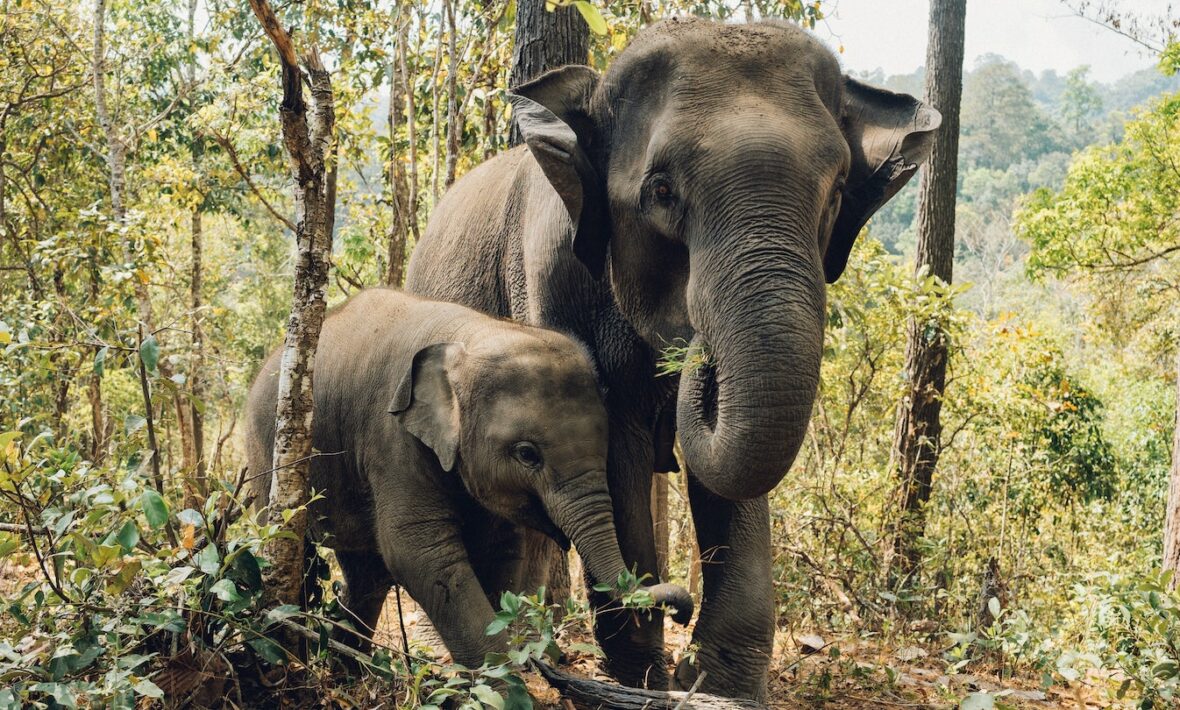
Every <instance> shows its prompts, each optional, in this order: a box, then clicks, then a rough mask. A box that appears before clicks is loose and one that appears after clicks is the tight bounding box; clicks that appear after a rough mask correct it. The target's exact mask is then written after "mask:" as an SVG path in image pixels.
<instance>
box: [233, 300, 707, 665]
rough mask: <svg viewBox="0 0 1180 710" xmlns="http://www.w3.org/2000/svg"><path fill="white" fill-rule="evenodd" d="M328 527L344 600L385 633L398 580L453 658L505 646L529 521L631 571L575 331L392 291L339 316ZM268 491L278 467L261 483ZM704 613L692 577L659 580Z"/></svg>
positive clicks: (594, 564)
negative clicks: (385, 612) (507, 598)
mask: <svg viewBox="0 0 1180 710" xmlns="http://www.w3.org/2000/svg"><path fill="white" fill-rule="evenodd" d="M280 354H281V352H280V351H277V352H275V353H274V354H273V355H272V356H271V357H270V358H269V359H268V360H267V361H266V364H265V365H264V366H263V368H262V371H261V372H260V373H259V375H258V377H257V379H256V380H255V382H254V385H253V387H252V388H251V390H250V397H249V401H248V404H247V423H248V424H247V425H248V429H249V431H248V433H247V437H248V438H247V441H248V442H249V443H248V445H249V457H250V461H249V464H250V470H251V473H261V472H264V471H268V470H270V468H271V450H272V447H273V443H274V418H275V414H274V413H275V392H276V389H277V380H278V377H277V372H278V366H279V359H280ZM314 397H315V424H314V431H313V443H314V446H315V448H316V450H317V451H319V452H321V454H322V455H320V456H318V457H316V458H315V459H314V460H313V461H312V463H311V485H312V487H313V488H314V489H315V490H316V491H319V492H321V493H323V494H324V499H323V500H322V501H319V502H317V503H315V504H313V506H312V508H311V510H310V521H311V522H310V527H311V530H310V535H311V536H313V537H314V538H316V539H319V540H322V541H323V542H324V544H326V545H327V546H329V547H331V548H333V549H334V550H335V551H336V556H337V559H338V560H339V562H340V567H341V570H342V572H343V573H344V580H345V585H346V594H345V597H344V604H345V606H346V608H348V609H349V610H350V611H351V613H352V614H353V615H354V617H355V618H354V621H355V622H356V624H357V628H358V629H361V630H366V631H367V633H368V634H370V635H371V632H372V629H373V627H374V625H375V624H376V622H377V618H378V616H379V614H380V613H381V606H382V604H383V602H384V601H385V596H386V594H387V593H388V592H389V589H390V585H392V584H399V585H402V586H403V587H404V588H405V589H406V591H408V592H409V594H410V596H411V597H413V598H414V600H415V601H417V602H418V603H419V604H420V605H421V606H422V607H423V608H424V609H425V611H426V613H427V615H428V616H429V617H430V620H431V622H432V623H433V624H434V626H435V628H436V629H437V630H438V633H439V635H440V636H441V637H442V640H443V642H444V643H446V645H447V648H448V649H449V650H450V651H451V654H452V656H453V657H454V659H455V660H456V661H458V662H459V663H463V664H465V665H468V666H472V667H474V666H478V665H479V664H480V663H482V662H483V658H484V655H485V654H486V653H488V652H491V651H504V650H506V648H505V638H504V636H503V634H500V635H498V636H487V635H485V633H484V630H485V629H486V628H487V625H488V624H489V623H490V622H491V621H492V619H493V618H494V616H495V614H494V611H493V607H492V603H491V602H490V600H495V601H498V599H499V595H500V592H501V591H503V590H512V591H521V590H525V591H529V590H528V588H527V586H525V584H524V582H526V577H528V576H529V571H528V569H527V568H528V566H529V560H528V559H527V558H526V556H525V553H526V552H527V549H526V545H525V544H524V542H523V540H524V538H525V534H524V528H522V526H527V527H528V528H531V529H534V530H538V531H541V532H543V533H545V534H546V535H548V536H550V537H551V538H553V539H555V540H558V541H559V542H560V543H561V544H563V546H566V547H568V545H569V541H571V540H572V541H573V544H574V545H576V546H577V548H578V551H579V554H581V555H582V556H583V558H584V559H585V560H586V566H587V569H588V570H589V572H590V575H591V576H592V577H594V578H595V579H597V580H601V581H603V582H608V583H613V582H614V581H615V580H616V579H617V578H618V576H619V574H620V573H622V572H623V571H624V570H625V567H624V565H623V559H622V556H621V554H620V552H619V546H618V542H617V538H616V534H615V529H614V525H613V520H612V507H611V501H610V496H609V493H608V491H607V483H606V473H605V469H606V446H607V423H606V412H605V411H604V410H603V406H602V403H601V400H600V399H599V394H598V389H597V387H596V386H595V381H594V376H593V373H592V370H591V365H590V362H589V361H588V360H587V357H586V355H585V354H584V352H583V351H582V350H581V349H580V348H579V347H578V346H576V345H575V344H574V343H573V342H572V341H571V340H570V339H569V338H567V337H565V336H563V335H559V334H557V333H553V332H549V331H545V330H541V329H538V328H532V327H528V326H524V325H520V324H516V323H511V322H508V321H500V320H495V319H492V318H489V317H487V316H485V315H482V314H479V313H476V312H474V311H472V310H469V309H467V308H464V307H462V306H458V305H454V304H448V303H435V302H430V301H423V300H420V299H417V298H415V297H413V296H409V295H406V294H402V293H400V292H397V291H394V290H389V289H373V290H368V291H363V292H361V293H359V294H358V295H356V296H355V297H353V298H352V299H350V300H349V301H348V302H347V303H346V304H344V305H343V306H341V307H340V308H338V309H336V310H334V311H333V312H332V313H330V314H329V315H328V317H327V318H326V320H325V322H324V328H323V333H322V334H321V336H320V345H319V349H318V350H317V352H316V361H315V384H314ZM254 482H255V483H256V485H257V487H256V490H255V493H257V494H258V499H259V500H261V501H265V500H266V493H267V490H268V488H269V485H270V476H268V475H261V476H257V477H256V478H255V479H254ZM649 589H650V591H651V593H652V596H653V597H654V598H655V599H656V601H657V603H662V604H667V605H669V606H671V607H673V608H675V609H676V611H677V613H676V614H675V616H676V617H677V618H678V620H679V621H681V623H687V621H688V619H689V618H690V617H691V615H692V599H691V598H690V597H689V595H688V593H687V592H686V591H685V590H683V589H682V588H680V587H676V586H674V585H669V584H662V585H656V586H652V587H650V588H649Z"/></svg>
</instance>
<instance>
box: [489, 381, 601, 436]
mask: <svg viewBox="0 0 1180 710" xmlns="http://www.w3.org/2000/svg"><path fill="white" fill-rule="evenodd" d="M570 394H571V393H570V391H569V388H568V387H565V386H563V384H562V383H560V382H552V381H545V380H542V379H532V378H526V379H524V380H522V381H521V382H520V383H518V385H517V386H515V387H512V388H509V389H507V390H505V391H502V392H500V393H499V394H498V396H494V397H490V398H488V399H487V400H486V401H485V402H484V404H483V409H484V411H483V412H481V414H482V416H481V417H480V419H481V421H482V426H483V429H484V433H485V435H486V436H488V437H489V438H491V439H493V440H512V439H517V438H523V439H530V440H533V441H536V442H537V443H540V444H546V445H555V444H559V443H561V442H566V441H579V442H584V443H586V444H595V443H597V442H601V443H602V444H603V445H604V446H605V441H606V414H605V411H604V410H603V408H602V405H601V404H600V403H599V402H598V401H597V400H596V399H594V398H590V397H588V396H585V393H584V392H581V391H578V392H577V393H576V396H572V397H571V396H569V395H570Z"/></svg>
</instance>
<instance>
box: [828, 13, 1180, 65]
mask: <svg viewBox="0 0 1180 710" xmlns="http://www.w3.org/2000/svg"><path fill="white" fill-rule="evenodd" d="M1122 5H1123V6H1124V7H1128V8H1130V7H1133V8H1134V9H1135V11H1137V12H1141V13H1155V14H1161V15H1162V14H1163V13H1164V12H1166V10H1167V5H1168V0H1123V3H1122ZM824 6H825V12H826V14H827V19H826V20H824V21H822V22H820V23H819V24H817V25H816V28H815V30H816V34H818V35H819V36H820V37H821V38H823V39H824V40H825V41H826V42H828V43H829V44H830V45H831V46H832V48H833V49H835V48H837V47H839V46H840V45H843V47H844V53H843V55H842V56H841V60H842V61H843V62H844V66H845V68H847V69H849V70H855V71H872V70H873V69H876V68H878V67H880V68H881V69H883V70H884V71H885V73H886V74H908V73H910V72H912V71H913V70H914V69H916V68H917V67H919V66H921V65H922V64H925V58H926V23H927V21H928V20H929V11H930V4H929V2H928V0H831V4H829V3H827V2H825V3H824ZM988 53H995V54H1000V55H1003V56H1005V57H1007V58H1008V59H1011V60H1013V61H1015V62H1016V63H1017V64H1018V65H1020V66H1021V67H1022V68H1024V69H1030V70H1032V71H1034V72H1036V73H1040V72H1041V71H1042V70H1045V69H1055V70H1057V73H1058V74H1064V73H1065V72H1067V71H1069V70H1070V69H1072V68H1074V67H1076V66H1078V65H1081V64H1088V65H1090V77H1091V79H1094V80H1097V81H1102V82H1110V81H1113V80H1115V79H1118V78H1119V77H1121V76H1124V75H1126V74H1129V73H1131V72H1133V71H1137V70H1139V69H1144V68H1148V67H1151V66H1154V64H1155V62H1154V61H1153V59H1152V58H1151V57H1149V56H1147V55H1146V54H1145V53H1144V52H1143V51H1141V49H1140V47H1139V46H1138V45H1136V44H1135V43H1133V42H1131V41H1130V40H1128V39H1126V38H1124V37H1120V36H1119V35H1117V34H1115V33H1114V32H1112V31H1110V30H1108V29H1105V28H1103V27H1099V26H1097V25H1095V24H1093V23H1090V22H1088V21H1086V20H1083V19H1081V18H1079V17H1076V16H1075V15H1074V14H1073V13H1072V12H1071V11H1070V9H1069V8H1067V7H1066V6H1065V5H1063V4H1062V2H1061V0H968V2H967V46H966V57H965V63H964V68H966V69H968V70H970V69H971V68H972V67H974V66H975V60H976V58H978V57H979V56H980V55H983V54H988Z"/></svg>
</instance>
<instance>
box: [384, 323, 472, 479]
mask: <svg viewBox="0 0 1180 710" xmlns="http://www.w3.org/2000/svg"><path fill="white" fill-rule="evenodd" d="M465 353H466V350H465V348H464V347H463V345H462V344H461V343H437V344H435V345H427V346H426V347H424V348H422V349H421V350H419V351H418V352H417V353H415V354H414V360H413V363H412V364H411V365H410V369H409V370H408V371H407V372H406V374H405V376H404V377H403V378H402V381H401V384H399V385H398V388H397V393H396V394H394V396H393V402H391V403H390V405H389V413H390V414H392V415H394V416H395V417H397V418H398V421H400V422H401V423H402V426H404V427H405V428H406V431H408V432H410V433H411V434H413V435H414V437H415V438H417V439H418V440H419V441H421V442H422V443H423V444H425V445H426V446H428V447H429V448H430V450H431V451H433V452H434V455H435V456H437V457H438V462H439V464H440V465H441V466H442V468H443V470H444V471H450V470H452V469H453V468H455V459H456V458H457V457H458V454H459V404H458V401H457V400H456V399H455V392H454V389H453V388H452V387H451V372H452V371H453V369H454V367H455V365H456V364H457V363H458V362H459V360H460V359H462V357H463V356H464V354H465Z"/></svg>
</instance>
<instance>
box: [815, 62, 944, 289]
mask: <svg viewBox="0 0 1180 710" xmlns="http://www.w3.org/2000/svg"><path fill="white" fill-rule="evenodd" d="M843 112H844V115H843V117H842V121H841V123H842V127H843V129H844V137H845V138H846V139H847V140H848V147H849V148H851V149H852V169H851V170H850V171H849V173H848V180H847V182H846V183H845V188H844V196H843V200H842V202H841V206H840V214H839V215H838V216H837V217H836V224H835V226H834V227H833V228H832V236H831V239H830V240H829V241H828V249H827V251H826V252H825V253H824V276H825V277H826V278H827V281H828V283H832V282H833V281H835V280H836V279H838V278H839V277H840V274H841V273H843V272H844V266H845V265H846V264H847V263H848V254H849V253H850V252H851V251H852V243H853V242H854V241H856V235H857V234H859V233H860V230H861V228H862V227H864V225H865V222H867V221H869V217H871V216H872V215H873V213H874V212H876V211H877V209H878V208H879V207H880V206H881V205H883V204H885V202H887V201H888V200H889V198H891V197H893V196H894V195H895V194H897V191H898V190H900V189H901V188H902V187H903V186H904V185H905V184H906V183H907V182H909V179H910V178H911V177H913V175H914V173H915V172H917V170H918V166H919V165H921V164H922V163H923V162H924V161H925V160H926V159H927V158H929V157H930V149H931V147H932V146H933V145H934V130H935V129H936V128H938V126H939V124H940V123H942V116H941V115H940V114H939V113H938V111H935V110H934V109H932V108H930V107H929V106H927V105H926V104H924V103H922V102H921V101H918V100H917V99H915V98H914V97H913V96H909V95H907V94H895V93H893V92H892V91H885V90H883V89H876V88H873V87H871V86H868V85H866V84H862V83H860V82H859V81H856V80H855V79H850V78H847V77H845V79H844V106H843Z"/></svg>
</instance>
